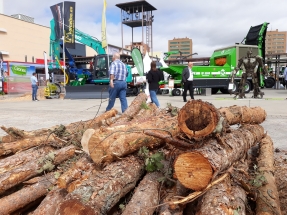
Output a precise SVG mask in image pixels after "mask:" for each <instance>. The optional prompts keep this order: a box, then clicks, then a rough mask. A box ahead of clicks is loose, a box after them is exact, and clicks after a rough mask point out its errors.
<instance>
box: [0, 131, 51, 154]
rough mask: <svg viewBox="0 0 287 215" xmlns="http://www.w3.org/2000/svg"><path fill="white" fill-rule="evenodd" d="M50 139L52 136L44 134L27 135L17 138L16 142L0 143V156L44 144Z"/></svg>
mask: <svg viewBox="0 0 287 215" xmlns="http://www.w3.org/2000/svg"><path fill="white" fill-rule="evenodd" d="M47 139H48V140H47ZM51 139H52V137H49V138H47V137H46V136H43V137H29V138H25V139H21V140H17V141H16V142H9V143H2V144H0V156H1V155H9V154H11V153H16V152H18V151H21V150H27V149H29V148H32V147H35V146H40V145H44V144H46V143H48V141H49V140H51Z"/></svg>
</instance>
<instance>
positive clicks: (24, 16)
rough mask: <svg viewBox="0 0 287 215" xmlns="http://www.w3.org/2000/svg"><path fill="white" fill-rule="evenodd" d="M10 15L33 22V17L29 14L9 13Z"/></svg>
mask: <svg viewBox="0 0 287 215" xmlns="http://www.w3.org/2000/svg"><path fill="white" fill-rule="evenodd" d="M11 16H12V17H14V18H16V19H20V20H23V21H26V22H31V23H34V18H33V17H30V16H26V15H23V14H14V15H11Z"/></svg>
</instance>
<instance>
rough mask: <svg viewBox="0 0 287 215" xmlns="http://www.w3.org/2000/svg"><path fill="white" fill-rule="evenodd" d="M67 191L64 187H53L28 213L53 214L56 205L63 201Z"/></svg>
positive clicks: (37, 214) (35, 214)
mask: <svg viewBox="0 0 287 215" xmlns="http://www.w3.org/2000/svg"><path fill="white" fill-rule="evenodd" d="M67 194H68V192H67V190H66V189H55V190H52V191H50V192H49V193H48V195H47V196H46V197H45V199H44V200H43V201H42V202H41V204H40V205H39V206H38V207H37V209H36V210H34V212H33V213H31V214H30V215H49V214H50V215H53V214H55V212H56V209H57V207H58V205H59V204H60V203H61V202H63V201H64V199H65V197H66V196H67Z"/></svg>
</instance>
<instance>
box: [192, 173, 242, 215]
mask: <svg viewBox="0 0 287 215" xmlns="http://www.w3.org/2000/svg"><path fill="white" fill-rule="evenodd" d="M246 202H247V200H246V194H245V192H244V190H243V189H242V188H240V187H239V186H232V185H231V181H230V178H226V179H225V180H223V181H222V182H221V183H219V184H216V185H214V186H213V187H212V188H210V189H209V190H208V191H207V192H206V193H205V194H204V196H203V198H202V199H201V200H200V201H199V208H200V209H199V210H198V211H197V213H196V215H210V214H214V215H233V214H238V215H245V214H246V213H245V204H246ZM236 212H237V213H236Z"/></svg>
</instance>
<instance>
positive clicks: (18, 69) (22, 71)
mask: <svg viewBox="0 0 287 215" xmlns="http://www.w3.org/2000/svg"><path fill="white" fill-rule="evenodd" d="M11 70H12V72H13V73H14V74H15V75H26V74H27V67H26V66H16V65H13V66H12V67H11Z"/></svg>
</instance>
